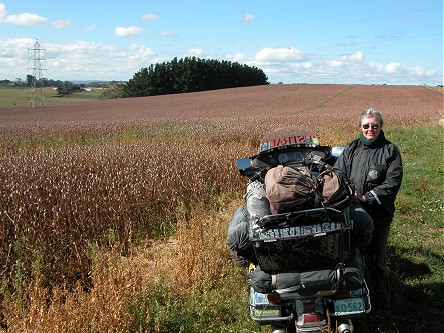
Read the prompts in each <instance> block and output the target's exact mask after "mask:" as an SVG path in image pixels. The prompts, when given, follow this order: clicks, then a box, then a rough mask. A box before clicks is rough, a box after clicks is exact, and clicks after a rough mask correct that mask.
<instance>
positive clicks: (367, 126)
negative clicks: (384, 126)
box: [362, 124, 379, 130]
mask: <svg viewBox="0 0 444 333" xmlns="http://www.w3.org/2000/svg"><path fill="white" fill-rule="evenodd" d="M362 128H363V129H369V128H370V125H369V124H364V125H362ZM378 128H379V125H378V124H372V129H374V130H377V129H378Z"/></svg>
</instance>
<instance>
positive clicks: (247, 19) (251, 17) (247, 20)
mask: <svg viewBox="0 0 444 333" xmlns="http://www.w3.org/2000/svg"><path fill="white" fill-rule="evenodd" d="M255 20H256V18H255V17H254V15H253V14H245V15H244V19H243V21H244V22H245V23H251V22H254V21H255Z"/></svg>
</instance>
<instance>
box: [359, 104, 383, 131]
mask: <svg viewBox="0 0 444 333" xmlns="http://www.w3.org/2000/svg"><path fill="white" fill-rule="evenodd" d="M364 117H365V118H372V117H376V118H377V119H378V121H379V124H380V125H381V127H382V125H383V124H384V120H383V119H382V114H381V112H379V111H378V110H376V109H375V108H368V109H364V110H362V112H361V116H360V117H359V123H358V125H359V127H361V125H362V118H364Z"/></svg>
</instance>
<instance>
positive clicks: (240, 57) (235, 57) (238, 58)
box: [225, 53, 248, 62]
mask: <svg viewBox="0 0 444 333" xmlns="http://www.w3.org/2000/svg"><path fill="white" fill-rule="evenodd" d="M225 59H227V60H229V61H234V62H246V61H248V57H247V55H246V54H245V53H235V54H227V55H226V56H225Z"/></svg>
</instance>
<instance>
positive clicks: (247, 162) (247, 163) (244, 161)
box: [236, 157, 251, 170]
mask: <svg viewBox="0 0 444 333" xmlns="http://www.w3.org/2000/svg"><path fill="white" fill-rule="evenodd" d="M236 167H237V168H238V169H239V170H245V169H248V168H249V167H251V159H250V158H248V157H245V158H241V159H239V160H237V161H236Z"/></svg>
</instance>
